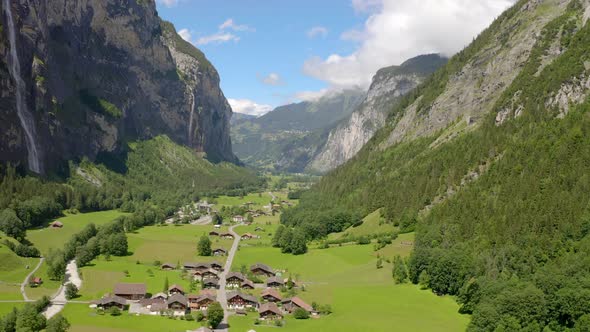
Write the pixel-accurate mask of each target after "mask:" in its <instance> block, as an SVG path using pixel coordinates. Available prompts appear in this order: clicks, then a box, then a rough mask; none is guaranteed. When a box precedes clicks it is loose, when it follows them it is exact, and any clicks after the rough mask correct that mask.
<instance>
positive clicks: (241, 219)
mask: <svg viewBox="0 0 590 332" xmlns="http://www.w3.org/2000/svg"><path fill="white" fill-rule="evenodd" d="M231 220H232V221H233V222H244V220H246V218H244V216H233V217H232V219H231Z"/></svg>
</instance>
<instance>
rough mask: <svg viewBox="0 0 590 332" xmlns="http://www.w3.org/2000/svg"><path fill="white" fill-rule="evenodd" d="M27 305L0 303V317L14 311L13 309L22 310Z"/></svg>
mask: <svg viewBox="0 0 590 332" xmlns="http://www.w3.org/2000/svg"><path fill="white" fill-rule="evenodd" d="M24 305H25V304H24V303H1V302H0V317H2V316H4V315H6V314H7V313H9V312H11V311H12V308H14V307H16V308H21V307H23V306H24Z"/></svg>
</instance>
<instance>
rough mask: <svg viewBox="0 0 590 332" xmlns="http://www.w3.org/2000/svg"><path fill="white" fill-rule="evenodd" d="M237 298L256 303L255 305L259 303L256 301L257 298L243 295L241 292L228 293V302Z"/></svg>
mask: <svg viewBox="0 0 590 332" xmlns="http://www.w3.org/2000/svg"><path fill="white" fill-rule="evenodd" d="M235 297H241V298H242V299H244V300H246V301H248V302H254V303H258V299H256V297H254V296H252V295H248V294H243V293H240V292H229V293H227V300H228V301H229V300H231V299H233V298H235Z"/></svg>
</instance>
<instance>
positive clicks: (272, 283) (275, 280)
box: [266, 277, 285, 288]
mask: <svg viewBox="0 0 590 332" xmlns="http://www.w3.org/2000/svg"><path fill="white" fill-rule="evenodd" d="M284 285H285V283H284V282H283V279H281V278H279V277H270V278H268V280H266V287H272V288H280V287H283V286H284Z"/></svg>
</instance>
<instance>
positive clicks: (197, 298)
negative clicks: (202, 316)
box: [188, 295, 216, 310]
mask: <svg viewBox="0 0 590 332" xmlns="http://www.w3.org/2000/svg"><path fill="white" fill-rule="evenodd" d="M215 301H216V299H215V296H212V295H189V296H188V305H189V308H190V309H191V310H207V308H209V306H210V305H211V303H213V302H215Z"/></svg>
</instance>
